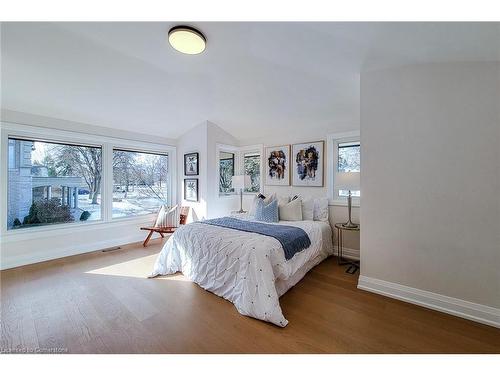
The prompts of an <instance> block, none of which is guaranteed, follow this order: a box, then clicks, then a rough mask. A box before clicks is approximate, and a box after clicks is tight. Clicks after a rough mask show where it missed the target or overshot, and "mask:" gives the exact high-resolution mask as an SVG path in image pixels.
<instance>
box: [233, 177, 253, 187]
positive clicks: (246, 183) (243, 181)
mask: <svg viewBox="0 0 500 375" xmlns="http://www.w3.org/2000/svg"><path fill="white" fill-rule="evenodd" d="M231 183H232V185H233V188H235V189H244V188H247V187H250V185H251V183H252V181H251V179H250V176H248V175H239V176H233V177H232V178H231Z"/></svg>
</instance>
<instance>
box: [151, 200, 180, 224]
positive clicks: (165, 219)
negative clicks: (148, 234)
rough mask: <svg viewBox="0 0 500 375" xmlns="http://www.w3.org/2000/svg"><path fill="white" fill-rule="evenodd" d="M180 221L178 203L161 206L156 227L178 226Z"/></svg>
mask: <svg viewBox="0 0 500 375" xmlns="http://www.w3.org/2000/svg"><path fill="white" fill-rule="evenodd" d="M179 222H180V211H179V207H178V206H177V205H175V206H173V207H169V206H166V205H163V206H161V208H160V212H158V216H157V218H156V222H155V227H178V226H179Z"/></svg>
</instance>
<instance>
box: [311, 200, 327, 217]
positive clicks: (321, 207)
mask: <svg viewBox="0 0 500 375" xmlns="http://www.w3.org/2000/svg"><path fill="white" fill-rule="evenodd" d="M313 219H314V220H316V221H328V198H327V197H324V198H316V199H315V200H314V212H313Z"/></svg>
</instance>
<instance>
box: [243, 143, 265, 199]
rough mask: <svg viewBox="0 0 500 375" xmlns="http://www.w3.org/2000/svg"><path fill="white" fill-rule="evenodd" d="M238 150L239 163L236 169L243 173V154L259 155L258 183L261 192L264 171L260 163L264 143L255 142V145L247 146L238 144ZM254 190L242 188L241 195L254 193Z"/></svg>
mask: <svg viewBox="0 0 500 375" xmlns="http://www.w3.org/2000/svg"><path fill="white" fill-rule="evenodd" d="M238 152H239V154H240V159H241V160H240V165H239V166H238V168H239V169H238V170H239V171H240V173H243V172H244V171H245V154H259V155H260V184H259V192H260V193H262V192H263V191H264V190H263V189H264V185H263V180H264V179H263V177H262V173H263V171H264V168H263V165H262V155H263V154H264V145H262V144H257V145H248V146H240V147H238ZM255 194H256V193H255V192H251V191H245V190H243V195H255Z"/></svg>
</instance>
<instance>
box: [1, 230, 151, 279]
mask: <svg viewBox="0 0 500 375" xmlns="http://www.w3.org/2000/svg"><path fill="white" fill-rule="evenodd" d="M143 240H144V233H142V232H138V233H135V234H133V235H130V236H127V237H121V238H118V239H116V238H115V239H109V240H105V241H97V242H92V243H90V244H89V243H84V244H71V245H70V246H68V247H63V248H56V249H53V250H51V251H45V252H43V254H40V253H36V254H27V255H21V256H18V255H15V256H2V257H1V264H0V269H1V270H6V269H9V268H14V267H20V266H25V265H28V264H33V263H40V262H45V261H47V260H53V259H59V258H64V257H68V256H72V255H78V254H84V253H90V252H93V251H97V250H103V249H107V248H110V247H115V246H123V245H126V244H129V243H133V242H139V241H141V242H142V241H143Z"/></svg>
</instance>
